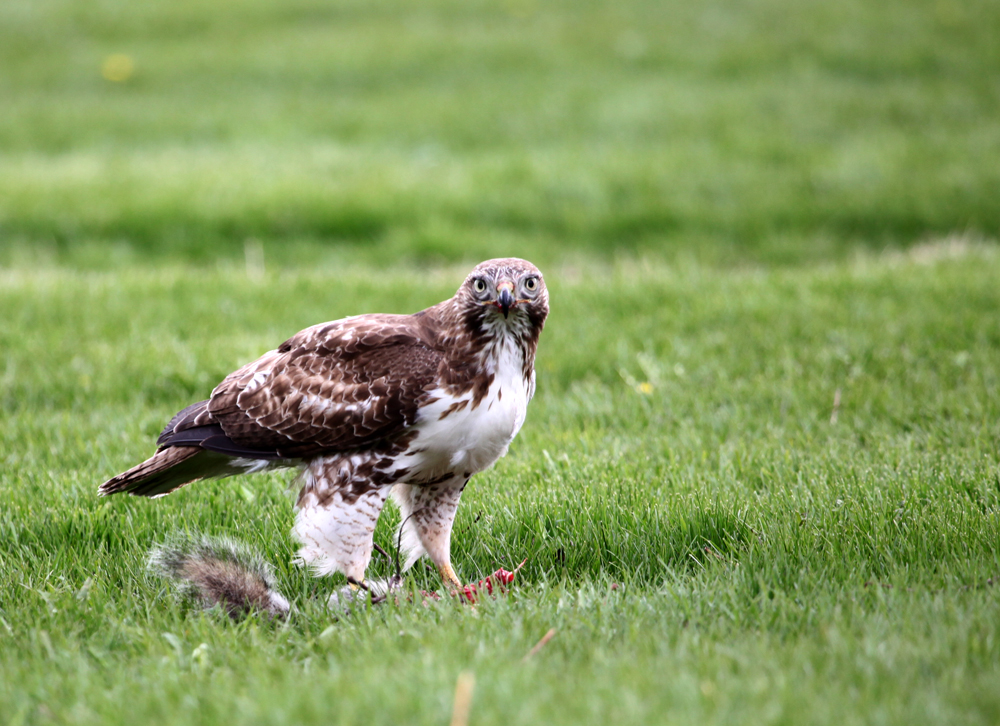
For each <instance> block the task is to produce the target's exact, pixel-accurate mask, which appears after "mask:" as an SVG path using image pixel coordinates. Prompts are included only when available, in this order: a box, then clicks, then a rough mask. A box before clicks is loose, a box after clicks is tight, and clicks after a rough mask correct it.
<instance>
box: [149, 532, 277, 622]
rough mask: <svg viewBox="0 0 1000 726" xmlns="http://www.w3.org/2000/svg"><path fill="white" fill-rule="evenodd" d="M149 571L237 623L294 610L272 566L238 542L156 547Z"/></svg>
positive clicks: (191, 541) (201, 540)
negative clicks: (252, 616) (253, 615)
mask: <svg viewBox="0 0 1000 726" xmlns="http://www.w3.org/2000/svg"><path fill="white" fill-rule="evenodd" d="M149 570H150V571H151V572H153V573H154V574H157V575H159V576H161V577H164V578H166V579H168V580H171V581H173V582H175V583H176V584H177V585H178V588H179V589H180V591H181V593H182V594H184V595H186V596H188V597H191V598H193V599H195V600H197V601H198V602H200V603H201V604H202V605H203V606H204V607H206V608H210V607H214V606H215V605H219V606H221V607H222V609H223V610H225V612H226V613H227V614H228V615H229V617H231V618H232V619H233V620H240V619H241V618H243V617H245V616H246V615H248V614H250V613H253V612H260V613H265V614H267V615H270V616H271V617H279V618H281V617H285V616H286V615H287V614H288V612H289V610H290V609H291V606H290V605H289V604H288V600H286V599H285V598H284V597H283V596H282V595H281V593H279V592H278V591H277V589H276V588H275V581H274V574H273V572H272V571H271V567H270V566H269V565H268V564H267V563H266V562H265V561H264V560H263V559H262V558H261V557H260V556H259V555H257V554H255V553H254V552H252V551H250V550H249V549H248V548H247V547H245V546H244V545H242V544H239V543H238V542H234V541H232V540H228V539H221V538H211V537H174V538H173V539H172V540H170V541H168V542H166V543H164V544H162V545H157V546H156V547H154V548H153V550H152V552H150V556H149Z"/></svg>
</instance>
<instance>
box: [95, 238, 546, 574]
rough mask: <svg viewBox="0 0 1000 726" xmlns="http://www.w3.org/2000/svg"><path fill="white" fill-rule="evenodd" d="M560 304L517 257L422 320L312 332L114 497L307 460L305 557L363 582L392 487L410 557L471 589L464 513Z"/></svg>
mask: <svg viewBox="0 0 1000 726" xmlns="http://www.w3.org/2000/svg"><path fill="white" fill-rule="evenodd" d="M548 312H549V302H548V292H547V291H546V288H545V281H544V280H543V278H542V274H541V272H539V271H538V269H537V268H536V267H535V266H534V265H532V264H531V263H530V262H527V261H525V260H520V259H515V258H507V259H496V260H488V261H486V262H483V263H481V264H480V265H478V266H477V267H476V268H475V269H474V270H473V271H472V272H471V273H470V274H469V276H468V277H467V278H466V279H465V282H463V283H462V285H461V287H459V288H458V292H456V293H455V295H454V297H452V298H451V299H449V300H445V301H444V302H441V303H438V304H437V305H434V306H433V307H430V308H427V309H426V310H423V311H421V312H418V313H414V314H413V315H358V316H355V317H349V318H344V319H343V320H337V321H334V322H330V323H322V324H319V325H314V326H313V327H311V328H306V329H305V330H303V331H301V332H300V333H298V334H296V335H294V336H292V337H291V338H289V339H288V340H286V341H285V342H284V343H282V344H281V345H280V346H279V347H278V348H277V349H276V350H272V351H270V352H268V353H265V354H264V355H263V356H261V357H260V358H258V359H257V360H255V361H254V362H252V363H248V364H247V365H245V366H243V367H242V368H240V369H239V370H237V371H235V372H233V373H231V374H229V375H228V376H226V378H225V380H223V381H222V383H220V384H219V385H218V386H217V387H216V388H215V390H214V391H212V396H211V398H209V399H208V400H207V401H199V402H198V403H195V404H192V405H190V406H188V407H187V408H185V409H184V410H183V411H181V412H180V413H178V414H177V415H176V416H174V417H173V419H171V421H170V423H168V424H167V426H166V428H164V429H163V433H161V434H160V437H159V439H158V440H157V444H158V446H159V448H158V449H157V451H156V453H155V454H154V455H153V456H152V457H151V458H149V459H147V460H146V461H144V462H143V463H141V464H139V465H138V466H135V467H133V468H132V469H129V470H128V471H126V472H124V473H122V474H119V475H118V476H116V477H114V478H112V479H109V480H108V481H106V482H105V483H104V484H102V485H101V487H100V493H101V494H104V495H109V494H117V493H119V492H128V493H129V494H135V495H139V496H145V497H161V496H164V495H166V494H169V493H170V492H173V491H175V490H177V489H178V488H180V487H182V486H184V485H185V484H188V483H190V482H192V481H196V480H198V479H206V478H218V477H226V476H231V475H233V474H243V473H248V472H258V471H264V470H270V469H274V468H281V467H298V468H299V469H301V475H300V480H301V483H302V488H301V491H300V492H299V495H298V501H297V513H296V516H295V525H294V528H293V530H292V534H293V536H294V537H295V539H296V540H298V542H299V543H301V545H302V546H301V549H299V551H298V559H299V561H300V562H301V563H302V564H306V565H309V566H311V567H312V568H314V570H315V572H316V574H318V575H324V574H330V573H333V572H342V573H343V574H344V575H346V576H347V578H348V581H349V582H351V583H352V584H355V585H357V586H362V587H363V586H364V584H365V579H364V578H365V570H366V569H367V567H368V563H369V561H370V559H371V554H372V547H373V533H374V530H375V524H376V521H377V520H378V517H379V514H380V512H381V511H382V507H383V505H384V504H385V501H386V498H387V497H388V496H389V495H390V494H391V495H392V498H393V500H394V501H395V502H396V504H397V505H398V507H399V510H400V513H401V515H402V524H401V530H400V543H401V547H402V549H403V551H404V552H405V553H406V567H407V568H409V567H410V566H412V565H413V563H414V562H415V561H416V560H417V559H418V558H419V557H421V556H423V555H425V554H426V555H427V556H428V557H429V558H430V559H431V561H433V562H434V564H435V565H436V566H437V568H438V571H439V572H440V573H441V577H442V579H443V580H444V582H445V584H446V585H447V586H448V587H449V588H450V589H452V590H458V589H460V588H461V583H460V581H459V579H458V577H457V576H456V574H455V571H454V569H453V568H452V565H451V554H450V552H451V529H452V522H453V521H454V519H455V511H456V509H457V508H458V503H459V499H460V498H461V496H462V491H463V490H464V489H465V486H466V484H468V483H469V479H470V478H472V477H473V476H474V475H475V474H477V473H478V472H481V471H483V470H485V469H487V468H489V467H490V466H492V465H493V463H494V462H496V461H497V460H498V459H499V458H500V457H502V456H503V455H504V454H506V453H507V448H508V447H509V446H510V443H511V441H513V439H514V437H515V436H516V435H517V432H518V431H519V430H520V428H521V425H522V424H523V423H524V418H525V413H526V411H527V406H528V402H529V401H530V400H531V398H532V396H533V395H534V392H535V369H534V363H535V350H536V347H537V345H538V337H539V334H540V333H541V332H542V327H543V326H544V324H545V318H546V316H547V315H548Z"/></svg>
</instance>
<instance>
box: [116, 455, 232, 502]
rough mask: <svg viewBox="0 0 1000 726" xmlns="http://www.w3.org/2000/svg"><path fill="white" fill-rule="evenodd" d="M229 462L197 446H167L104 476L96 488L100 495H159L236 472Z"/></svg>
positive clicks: (223, 456)
mask: <svg viewBox="0 0 1000 726" xmlns="http://www.w3.org/2000/svg"><path fill="white" fill-rule="evenodd" d="M231 461H232V459H231V458H230V457H228V456H225V455H223V454H218V453H216V452H214V451H207V450H205V449H203V448H201V447H200V446H170V447H168V448H165V449H160V450H159V451H157V452H156V453H155V454H153V456H151V457H150V458H148V459H146V461H144V462H142V463H141V464H139V465H138V466H133V467H132V468H131V469H129V470H128V471H126V472H123V473H121V474H119V475H118V476H116V477H113V478H111V479H108V481H106V482H104V483H103V484H101V486H100V488H99V489H98V491H99V492H100V493H101V494H103V495H109V494H118V493H119V492H128V493H129V494H135V495H138V496H143V497H162V496H165V495H167V494H170V492H172V491H175V490H177V489H180V488H181V487H182V486H184V485H185V484H189V483H191V482H193V481H197V480H198V479H209V478H212V477H217V476H228V475H229V474H233V473H236V471H237V470H234V469H233V467H232V466H231Z"/></svg>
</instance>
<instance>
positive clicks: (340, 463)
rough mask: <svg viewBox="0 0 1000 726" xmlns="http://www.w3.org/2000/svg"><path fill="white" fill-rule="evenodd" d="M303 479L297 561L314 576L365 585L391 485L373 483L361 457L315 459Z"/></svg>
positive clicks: (296, 533)
mask: <svg viewBox="0 0 1000 726" xmlns="http://www.w3.org/2000/svg"><path fill="white" fill-rule="evenodd" d="M302 478H303V487H302V491H301V493H300V494H299V501H298V507H299V511H298V513H297V514H296V516H295V527H294V528H293V529H292V535H293V536H294V537H295V539H297V540H298V541H299V542H301V543H302V548H301V549H300V550H299V551H298V559H299V561H300V562H301V563H302V564H307V565H310V566H311V567H312V568H313V569H314V571H315V572H316V574H317V575H328V574H330V573H332V572H342V573H344V574H345V575H346V576H347V579H348V580H349V581H350V582H352V583H354V584H358V585H361V584H363V583H364V581H365V570H366V569H367V568H368V563H369V561H370V560H371V557H372V542H373V535H374V532H375V524H376V522H378V517H379V514H380V513H381V511H382V505H384V504H385V500H386V497H387V496H388V495H389V490H390V488H391V486H392V485H391V484H376V483H374V482H373V481H372V479H371V472H370V471H369V469H368V468H367V467H366V466H365V461H364V460H362V457H360V456H356V457H335V458H333V457H331V458H327V459H316V460H313V461H312V462H310V463H309V465H308V466H307V467H306V469H305V471H304V472H303V475H302Z"/></svg>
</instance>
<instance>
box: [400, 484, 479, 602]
mask: <svg viewBox="0 0 1000 726" xmlns="http://www.w3.org/2000/svg"><path fill="white" fill-rule="evenodd" d="M468 481H469V480H468V479H465V478H462V477H456V478H454V479H449V480H447V481H444V482H440V483H437V484H429V485H425V486H420V485H414V484H397V485H396V486H394V487H393V488H392V499H393V501H394V502H396V505H397V506H398V507H399V511H400V514H401V515H402V517H403V521H402V524H401V525H400V526H401V528H402V529H401V532H400V548H401V549H402V550H403V551H404V552H406V564H405V566H404V568H403V569H407V570H408V569H409V568H410V567H412V566H413V564H414V563H415V562H416V561H417V560H418V559H420V557H421V556H422V555H424V554H426V555H427V556H428V557H430V558H431V562H433V563H434V564H435V565H436V566H437V568H438V572H440V573H441V579H443V580H444V582H445V584H446V585H448V587H449V588H450V589H452V590H461V589H462V583H461V581H460V580H459V579H458V575H456V574H455V570H454V568H453V567H452V566H451V528H452V524H453V523H454V521H455V512H456V510H457V509H458V502H459V499H461V497H462V490H463V489H464V488H465V485H466V484H467V483H468Z"/></svg>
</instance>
